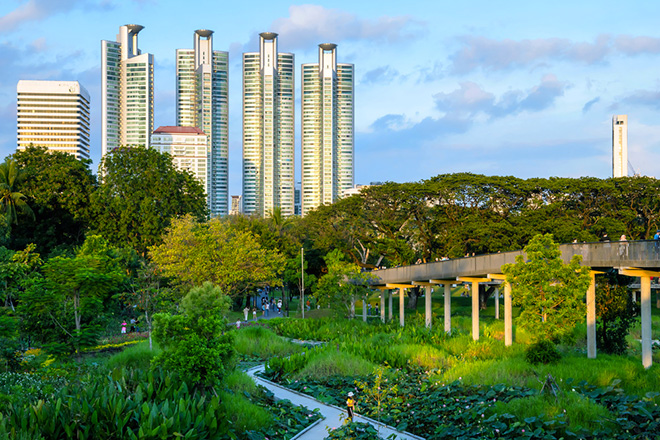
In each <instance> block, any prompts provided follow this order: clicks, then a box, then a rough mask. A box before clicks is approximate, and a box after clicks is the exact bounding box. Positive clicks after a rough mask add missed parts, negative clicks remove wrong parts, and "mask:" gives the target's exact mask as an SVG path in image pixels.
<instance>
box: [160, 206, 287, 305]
mask: <svg viewBox="0 0 660 440" xmlns="http://www.w3.org/2000/svg"><path fill="white" fill-rule="evenodd" d="M149 253H150V257H151V259H152V260H153V262H154V263H155V264H156V266H157V267H158V268H159V270H161V271H162V273H163V274H164V275H166V276H170V277H172V278H174V279H176V280H177V281H178V282H180V283H183V284H185V285H187V286H189V287H190V286H199V285H201V284H202V283H204V282H206V281H210V282H212V283H213V284H215V285H216V286H218V287H220V288H221V289H222V292H223V293H224V294H225V295H227V296H229V297H231V298H236V297H241V296H242V295H245V294H246V293H247V292H248V291H250V290H251V289H253V288H256V287H259V286H264V285H266V284H269V285H279V284H280V283H281V281H280V280H279V278H278V275H279V274H280V273H281V271H282V270H283V266H284V257H283V256H282V255H281V254H280V253H279V252H277V251H272V250H268V249H264V248H263V247H261V245H260V244H259V241H258V239H257V237H255V236H254V235H253V234H252V233H250V232H249V231H247V230H241V229H238V228H235V227H232V225H231V224H230V223H229V222H228V221H225V220H222V219H218V218H214V219H211V220H210V221H208V222H204V223H198V222H196V221H195V220H194V219H193V218H192V217H191V216H186V217H184V218H182V219H177V220H173V221H172V226H171V227H170V228H169V229H168V230H167V232H166V234H165V235H164V236H163V243H162V244H160V245H157V246H153V247H152V248H151V249H150V251H149Z"/></svg>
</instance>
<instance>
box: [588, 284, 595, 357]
mask: <svg viewBox="0 0 660 440" xmlns="http://www.w3.org/2000/svg"><path fill="white" fill-rule="evenodd" d="M587 357H588V358H589V359H595V358H596V274H595V273H594V272H591V283H590V284H589V288H588V289H587Z"/></svg>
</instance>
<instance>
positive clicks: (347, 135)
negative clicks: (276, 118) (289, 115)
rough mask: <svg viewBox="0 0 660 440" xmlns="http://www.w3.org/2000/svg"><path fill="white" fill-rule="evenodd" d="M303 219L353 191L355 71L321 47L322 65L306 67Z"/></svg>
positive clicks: (328, 48)
mask: <svg viewBox="0 0 660 440" xmlns="http://www.w3.org/2000/svg"><path fill="white" fill-rule="evenodd" d="M302 78H303V80H302V114H303V116H302V215H305V214H307V213H308V212H309V211H310V210H312V209H314V208H316V207H317V206H319V205H322V204H326V203H333V202H334V201H336V200H337V199H338V198H340V197H341V196H342V193H343V192H344V191H345V190H347V189H350V188H353V181H354V163H353V159H354V141H353V126H354V109H353V107H354V85H353V78H354V66H353V64H337V46H336V45H335V44H329V43H326V44H319V62H318V64H303V65H302Z"/></svg>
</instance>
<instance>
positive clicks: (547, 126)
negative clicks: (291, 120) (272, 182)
mask: <svg viewBox="0 0 660 440" xmlns="http://www.w3.org/2000/svg"><path fill="white" fill-rule="evenodd" d="M658 16H660V2H658V1H656V0H638V1H635V2H621V1H616V2H615V1H608V0H599V1H590V0H583V1H579V2H576V1H574V0H573V1H563V0H557V1H554V2H535V1H529V0H525V1H503V2H493V1H481V0H466V1H463V2H448V1H444V0H436V1H429V0H419V1H418V0H407V1H400V0H399V1H390V0H381V1H369V0H362V1H354V0H351V1H345V0H334V1H332V2H316V3H304V2H281V1H277V0H271V1H261V0H251V1H244V2H236V3H234V2H219V1H216V0H195V1H191V2H182V1H180V0H179V1H174V0H2V2H1V3H0V154H1V155H2V157H5V156H7V155H9V154H11V153H13V152H14V150H15V148H16V84H17V82H18V80H19V79H39V80H60V81H66V80H72V81H73V80H77V81H80V83H81V84H82V85H83V86H84V87H85V88H87V90H88V91H89V92H90V95H91V100H92V103H91V107H92V145H91V155H92V159H93V160H94V170H96V167H97V166H98V162H99V159H100V155H101V40H104V39H105V40H112V41H114V40H115V38H116V34H117V32H118V29H119V26H121V25H124V24H141V25H143V26H144V27H145V28H144V30H142V31H141V32H140V34H139V47H140V49H141V50H142V52H143V53H145V52H148V53H151V54H153V55H154V57H155V63H156V65H155V73H154V77H155V127H154V128H156V127H158V126H161V125H174V124H175V91H174V87H175V50H176V49H179V48H192V45H193V33H194V31H195V30H196V29H211V30H214V31H215V33H214V40H213V43H214V49H216V50H225V51H229V57H230V71H229V155H230V158H229V181H230V194H232V195H233V194H240V193H241V174H242V141H241V136H242V126H241V124H242V116H241V115H242V113H241V106H242V97H241V91H242V74H241V69H242V67H241V54H242V53H243V52H254V51H258V34H259V33H260V32H265V31H273V32H277V33H278V34H279V49H280V51H282V52H292V53H294V54H295V57H296V58H295V60H296V101H297V108H296V136H297V140H296V161H297V163H296V176H297V177H296V181H299V180H300V160H299V158H300V136H299V135H300V65H301V64H303V63H315V62H317V57H318V54H317V45H318V44H319V43H336V44H337V45H338V48H337V57H338V62H340V63H353V64H355V72H356V78H355V183H356V184H368V183H370V182H374V181H394V182H409V181H419V180H422V179H428V178H430V177H433V176H436V175H438V174H444V173H456V172H471V173H478V174H485V175H501V176H509V175H512V176H516V177H521V178H529V177H552V176H558V177H581V176H593V177H599V178H607V177H611V174H612V129H611V124H612V122H611V121H612V116H613V115H615V114H627V115H628V123H629V136H628V149H629V152H628V160H629V163H630V165H631V166H630V168H629V173H632V172H633V171H634V172H635V173H639V174H641V175H646V176H654V177H660V118H659V117H658V116H659V112H660V70H659V69H658V66H659V65H660V27H658V26H657V17H658Z"/></svg>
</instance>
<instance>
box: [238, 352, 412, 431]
mask: <svg viewBox="0 0 660 440" xmlns="http://www.w3.org/2000/svg"><path fill="white" fill-rule="evenodd" d="M262 371H264V366H263V365H259V366H258V367H254V368H251V369H250V370H247V371H246V373H247V374H248V375H249V376H250V377H252V378H253V379H254V381H255V382H256V383H257V385H261V386H263V387H265V388H267V389H268V390H269V391H270V392H272V393H273V394H274V395H275V398H276V399H286V400H289V401H290V402H291V403H293V404H294V405H302V406H304V407H306V408H309V409H310V410H314V409H317V408H318V410H319V413H320V414H321V415H322V416H323V417H324V418H323V419H321V420H319V421H317V422H316V423H314V424H313V425H311V426H310V427H308V428H307V429H305V430H304V431H302V432H301V433H300V434H298V435H297V436H296V437H294V439H295V440H321V439H323V438H325V437H327V436H328V430H329V429H334V428H338V427H340V426H341V425H342V423H343V420H342V419H340V415H342V414H343V415H344V416H345V415H346V411H345V410H343V409H340V408H338V407H336V406H334V405H328V404H325V403H321V402H319V401H318V400H316V399H314V398H312V397H309V396H307V395H305V394H302V393H298V392H296V391H292V390H290V389H287V388H284V387H282V386H280V385H277V384H275V383H273V382H271V381H269V380H266V379H262V378H261V377H258V376H256V375H255V373H259V372H262ZM354 420H355V421H356V422H363V423H371V424H372V425H373V426H374V427H376V429H378V433H379V435H380V436H381V437H382V438H384V439H386V438H388V437H389V436H390V435H392V434H394V435H396V439H397V440H424V438H422V437H419V436H416V435H414V434H410V433H407V432H400V431H397V430H396V429H394V428H392V427H391V426H387V425H384V424H382V423H379V422H377V421H375V420H372V419H370V418H367V417H363V416H360V415H358V414H356V415H355V419H354Z"/></svg>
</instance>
